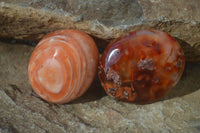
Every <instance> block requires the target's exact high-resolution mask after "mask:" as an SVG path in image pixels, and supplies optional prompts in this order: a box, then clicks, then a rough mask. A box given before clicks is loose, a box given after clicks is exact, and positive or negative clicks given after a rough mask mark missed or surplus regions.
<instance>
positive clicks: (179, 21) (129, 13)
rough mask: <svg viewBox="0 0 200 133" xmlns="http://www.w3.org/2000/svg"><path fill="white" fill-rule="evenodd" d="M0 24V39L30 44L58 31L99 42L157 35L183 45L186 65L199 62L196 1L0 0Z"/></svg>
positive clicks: (199, 12)
mask: <svg viewBox="0 0 200 133" xmlns="http://www.w3.org/2000/svg"><path fill="white" fill-rule="evenodd" d="M0 20H1V21H0V25H1V26H0V31H1V32H0V36H2V37H9V38H15V39H24V40H36V41H38V40H40V39H41V38H42V37H43V36H44V35H46V34H47V33H49V32H52V31H55V30H58V29H63V28H72V29H78V30H82V31H84V32H87V33H89V34H90V35H92V36H94V37H97V38H100V39H103V40H110V39H113V38H116V37H119V36H120V35H122V34H125V33H126V32H129V31H132V30H139V29H157V30H162V31H165V32H168V33H169V34H171V35H172V36H174V37H176V38H178V39H179V40H181V41H183V42H185V43H183V46H182V47H184V48H185V47H186V48H185V51H186V53H187V55H188V56H187V60H188V61H200V39H199V38H200V1H199V0H190V1H188V0H167V1H166V0H121V1H120V0H109V1H108V0H93V1H91V0H60V1H57V0H29V1H27V0H15V1H13V0H6V1H5V0H0ZM185 44H187V45H185Z"/></svg>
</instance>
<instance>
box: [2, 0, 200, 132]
mask: <svg viewBox="0 0 200 133" xmlns="http://www.w3.org/2000/svg"><path fill="white" fill-rule="evenodd" d="M64 28H70V29H77V30H82V31H84V32H86V33H88V34H90V35H91V36H92V37H93V38H94V39H95V41H96V43H97V45H98V47H99V48H105V46H106V45H107V44H108V43H109V42H110V41H111V40H112V39H114V38H116V37H119V36H121V35H123V34H125V33H127V32H129V31H132V30H138V29H157V30H162V31H165V32H167V33H169V34H171V35H172V36H174V37H175V38H176V39H177V41H179V43H180V44H181V46H182V48H183V49H184V52H185V56H186V60H187V63H186V67H185V71H184V73H183V76H182V78H181V80H180V81H179V83H178V84H177V85H176V87H175V88H174V89H173V90H172V91H171V92H170V93H169V94H168V95H167V96H166V97H165V98H164V99H162V100H161V101H158V102H155V103H152V104H147V105H135V104H132V103H125V102H120V101H117V100H114V99H112V98H110V97H109V96H107V95H106V94H105V92H104V90H103V88H102V87H101V85H100V82H99V80H98V78H97V77H96V79H95V81H94V82H93V84H92V86H91V87H90V88H89V90H88V91H87V92H86V94H85V95H83V96H82V97H80V98H79V99H77V100H75V101H73V102H71V103H68V104H64V105H57V104H51V103H47V102H45V101H44V100H42V99H40V98H39V97H38V96H37V95H36V94H35V93H34V92H33V91H32V88H31V85H30V83H29V81H28V74H27V67H28V61H29V58H30V55H31V52H32V51H33V49H34V47H33V46H30V45H25V44H23V42H27V41H21V42H20V41H16V40H11V41H7V42H6V41H2V40H3V39H5V38H7V39H6V40H8V39H19V40H29V41H36V42H37V41H39V40H40V39H41V38H42V37H43V36H44V35H46V34H47V33H49V32H52V31H55V30H58V29H64ZM0 38H2V39H1V41H0V132H2V133H7V132H14V133H15V132H20V133H32V132H33V133H35V132H39V133H40V132H52V133H55V132H56V133H57V132H58V133H62V132H63V133H64V132H80V133H81V132H99V133H102V132H120V133H122V132H123V133H124V132H125V133H129V132H130V133H132V132H138V133H140V132H147V133H149V132H156V133H157V132H164V133H168V132H169V133H170V132H173V133H174V132H178V133H182V132H183V133H187V132H194V133H195V132H197V133H198V132H200V97H199V95H200V90H199V88H200V71H199V68H200V63H199V61H200V1H199V0H190V1H188V0H109V1H108V0H60V1H57V0H4V1H3V0H0Z"/></svg>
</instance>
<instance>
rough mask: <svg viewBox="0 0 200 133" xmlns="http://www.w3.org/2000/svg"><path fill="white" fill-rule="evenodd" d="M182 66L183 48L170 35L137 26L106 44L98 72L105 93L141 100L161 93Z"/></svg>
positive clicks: (173, 80) (141, 102)
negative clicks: (137, 28)
mask: <svg viewBox="0 0 200 133" xmlns="http://www.w3.org/2000/svg"><path fill="white" fill-rule="evenodd" d="M184 66H185V58H184V53H183V50H182V49H181V47H180V45H179V44H178V42H177V41H176V40H175V39H174V38H173V37H172V36H170V35H169V34H167V33H164V32H161V31H156V30H141V31H135V32H130V33H129V34H127V35H125V36H122V37H120V38H118V39H116V40H114V41H113V42H111V43H110V44H109V45H108V46H107V48H106V49H105V51H104V53H103V54H102V57H101V59H100V62H99V67H98V74H99V78H100V80H101V84H102V86H103V87H104V89H105V91H106V92H107V94H108V95H110V96H112V97H115V98H116V99H119V100H123V101H129V102H134V103H138V104H145V103H151V102H154V101H156V100H158V99H160V98H162V97H164V96H165V95H166V94H167V93H168V92H169V91H170V90H171V89H172V88H173V87H174V86H175V85H176V83H177V82H178V81H179V79H180V77H181V75H182V73H183V70H184Z"/></svg>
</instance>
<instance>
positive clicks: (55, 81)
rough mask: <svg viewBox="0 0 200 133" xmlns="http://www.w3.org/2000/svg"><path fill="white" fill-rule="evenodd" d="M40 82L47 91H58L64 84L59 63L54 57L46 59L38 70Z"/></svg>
mask: <svg viewBox="0 0 200 133" xmlns="http://www.w3.org/2000/svg"><path fill="white" fill-rule="evenodd" d="M38 79H39V81H40V84H41V85H42V86H43V87H44V88H45V89H46V90H48V91H49V92H52V93H59V92H60V91H61V89H62V86H63V84H64V78H63V74H62V67H61V64H60V63H59V62H58V61H57V60H56V59H55V58H52V59H47V60H46V61H45V62H44V64H43V66H42V67H41V68H40V69H39V70H38Z"/></svg>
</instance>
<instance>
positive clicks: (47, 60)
mask: <svg viewBox="0 0 200 133" xmlns="http://www.w3.org/2000/svg"><path fill="white" fill-rule="evenodd" d="M98 56H99V53H98V50H97V47H96V44H95V42H94V41H93V39H92V38H91V37H90V36H88V35H87V34H85V33H83V32H80V31H76V30H59V31H56V32H53V33H51V34H48V35H47V36H45V37H44V38H43V39H42V40H41V41H40V42H39V43H38V45H37V46H36V48H35V50H34V51H33V53H32V55H31V59H30V62H29V68H28V72H29V80H30V83H31V85H32V87H33V89H34V91H35V92H36V93H37V94H38V95H39V96H41V97H42V98H43V99H45V100H47V101H49V102H53V103H67V102H70V101H72V100H74V99H76V98H78V97H80V96H81V95H82V94H83V93H84V92H85V91H86V90H87V89H88V88H89V86H90V84H91V83H92V81H93V80H94V77H95V75H96V70H97V64H98Z"/></svg>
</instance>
